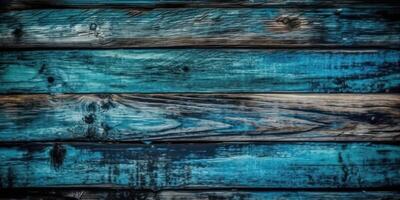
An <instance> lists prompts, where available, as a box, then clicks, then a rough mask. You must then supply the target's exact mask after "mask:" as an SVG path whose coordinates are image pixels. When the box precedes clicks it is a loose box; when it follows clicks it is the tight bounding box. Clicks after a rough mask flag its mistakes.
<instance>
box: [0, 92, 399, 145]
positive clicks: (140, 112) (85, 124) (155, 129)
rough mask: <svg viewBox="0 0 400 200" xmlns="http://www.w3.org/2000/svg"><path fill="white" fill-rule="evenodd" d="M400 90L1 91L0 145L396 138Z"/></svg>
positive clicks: (375, 139) (396, 139)
mask: <svg viewBox="0 0 400 200" xmlns="http://www.w3.org/2000/svg"><path fill="white" fill-rule="evenodd" d="M399 136H400V95H337V94H332V95H311V94H303V95H291V94H202V95H200V94H196V95H195V94H184V95H183V94H180V95H176V94H167V95H166V94H164V95H157V94H153V95H56V96H50V95H2V96H0V142H12V141H14V142H21V141H26V142H28V141H60V140H61V141H65V140H68V141H138V142H141V141H143V142H146V141H354V140H355V141H399V139H400V137H399Z"/></svg>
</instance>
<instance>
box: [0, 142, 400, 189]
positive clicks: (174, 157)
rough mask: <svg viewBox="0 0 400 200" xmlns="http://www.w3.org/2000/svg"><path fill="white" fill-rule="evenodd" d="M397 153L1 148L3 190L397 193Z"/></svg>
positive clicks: (246, 147)
mask: <svg viewBox="0 0 400 200" xmlns="http://www.w3.org/2000/svg"><path fill="white" fill-rule="evenodd" d="M399 166H400V146H399V145H395V144H374V143H322V142H320V143H312V142H311V143H295V142H291V143H254V144H251V143H250V144H248V143H230V144H228V143H219V144H218V143H205V144H204V143H203V144H148V145H146V144H143V145H139V144H137V145H134V144H89V143H88V144H79V143H76V144H72V143H71V144H53V145H52V144H27V145H25V146H21V145H18V146H14V145H7V144H3V145H2V146H1V147H0V176H1V178H0V183H1V187H5V188H7V187H16V188H21V187H53V186H57V187H60V186H86V187H88V186H96V187H98V186H101V187H115V186H122V187H130V188H132V189H168V188H170V189H177V188H180V189H184V188H186V189H190V188H199V189H200V188H203V189H207V188H386V187H387V188H398V186H400V171H399Z"/></svg>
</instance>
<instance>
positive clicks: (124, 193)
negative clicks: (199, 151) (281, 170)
mask: <svg viewBox="0 0 400 200" xmlns="http://www.w3.org/2000/svg"><path fill="white" fill-rule="evenodd" d="M3 191H6V192H7V193H6V194H5V193H4V192H3V193H1V192H0V199H7V200H10V199H19V200H23V199H26V200H36V199H37V200H43V199H51V200H67V199H68V200H126V199H131V200H136V199H137V200H139V199H140V200H189V199H201V200H216V199H218V200H235V199H238V200H239V199H240V200H265V199H271V200H282V199H286V200H289V199H290V200H304V199H312V200H317V199H332V200H333V199H335V200H336V199H341V200H353V199H354V200H356V199H371V200H388V199H392V200H395V199H399V198H400V192H397V191H344V192H343V191H340V192H339V191H274V190H272V191H245V190H211V191H210V190H209V191H207V190H183V191H173V190H166V191H159V192H151V191H141V190H126V189H118V190H110V189H102V188H99V189H91V190H88V189H86V190H84V189H80V190H79V189H70V188H60V189H54V188H46V189H37V188H36V189H29V190H25V189H24V190H3Z"/></svg>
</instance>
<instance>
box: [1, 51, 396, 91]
mask: <svg viewBox="0 0 400 200" xmlns="http://www.w3.org/2000/svg"><path fill="white" fill-rule="evenodd" d="M399 86H400V51H397V50H262V49H258V50H257V49H136V50H68V51H63V50H57V51H55V50H54V51H6V52H1V54H0V93H3V94H4V93H30V94H31V93H177V92H179V93H181V92H196V93H199V92H202V93H204V92H247V93H248V92H321V93H325V92H345V93H352V92H357V93H372V92H398V91H400V89H399V88H400V87H399Z"/></svg>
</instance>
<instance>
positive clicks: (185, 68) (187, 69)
mask: <svg viewBox="0 0 400 200" xmlns="http://www.w3.org/2000/svg"><path fill="white" fill-rule="evenodd" d="M182 70H183V71H184V72H188V71H189V70H190V69H189V67H188V66H184V67H182Z"/></svg>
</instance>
